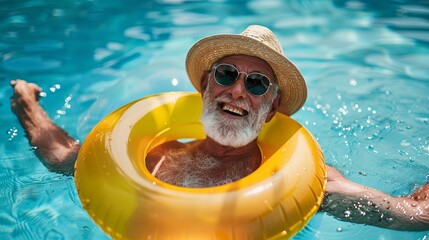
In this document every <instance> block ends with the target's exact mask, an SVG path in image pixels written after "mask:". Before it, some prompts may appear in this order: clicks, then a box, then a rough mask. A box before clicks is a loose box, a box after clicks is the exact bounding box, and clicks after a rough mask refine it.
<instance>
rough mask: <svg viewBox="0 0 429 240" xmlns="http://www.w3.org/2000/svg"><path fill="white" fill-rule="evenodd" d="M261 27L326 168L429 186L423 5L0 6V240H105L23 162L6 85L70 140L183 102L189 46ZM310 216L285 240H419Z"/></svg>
mask: <svg viewBox="0 0 429 240" xmlns="http://www.w3.org/2000/svg"><path fill="white" fill-rule="evenodd" d="M255 23H257V24H261V25H265V26H267V27H270V28H271V29H272V30H273V31H274V32H275V33H276V34H277V35H278V37H279V39H280V41H281V43H282V45H283V48H284V50H285V53H286V55H287V56H288V57H289V58H290V59H291V60H292V61H294V62H295V64H296V65H297V66H298V67H299V68H300V69H301V71H302V73H303V75H304V76H305V78H306V80H307V84H308V88H309V95H308V99H307V102H306V104H305V106H304V107H303V109H302V110H301V111H299V112H298V113H297V114H295V115H294V118H295V119H296V120H297V121H298V122H300V123H302V124H303V125H304V126H306V127H307V128H308V129H309V130H310V131H311V132H312V133H313V135H314V136H315V137H316V138H317V139H318V141H319V143H320V145H321V147H322V148H323V151H324V154H325V157H326V161H327V162H328V163H329V164H331V165H333V166H335V167H336V168H338V169H339V170H340V171H341V172H342V173H343V174H344V175H345V176H347V177H348V178H349V179H351V180H353V181H355V182H358V183H361V184H365V185H368V186H370V187H374V188H377V189H379V190H381V191H384V192H386V193H389V194H392V195H403V194H409V193H410V192H411V191H413V190H415V189H416V188H417V187H418V186H421V185H422V184H424V183H426V182H428V181H429V128H428V126H429V110H428V106H429V77H428V76H429V67H428V66H429V65H428V62H429V2H428V1H425V0H421V1H417V0H416V1H405V0H402V1H400V0H396V1H394V0H385V1H371V0H367V1H358V0H356V1H345V0H344V1H339V0H338V1H327V0H323V1H322V0H321V1H310V0H301V1H299V0H292V1H287V0H283V1H282V0H264V1H256V0H254V1H244V0H240V1H238V0H237V1H227V0H211V1H203V0H201V1H198V0H194V1H186V0H157V1H141V0H127V1H122V0H110V1H97V0H88V1H83V0H64V1H42V0H31V1H24V0H20V1H16V0H10V1H5V0H0V99H1V101H0V239H109V237H108V236H106V235H104V233H103V232H102V231H101V230H100V229H99V228H98V227H97V226H96V225H95V224H94V223H93V222H92V220H91V219H90V218H89V216H88V215H87V213H86V212H85V211H84V210H83V208H82V207H81V204H80V202H79V199H78V196H77V193H76V189H75V187H74V182H73V178H72V177H65V176H62V175H59V174H55V173H51V172H49V171H47V170H46V169H45V167H44V166H43V165H42V164H41V163H40V162H39V161H38V160H37V158H36V157H35V156H34V154H33V150H32V148H31V147H30V146H29V145H28V142H27V140H26V138H25V135H24V132H23V130H22V128H21V127H20V125H19V123H18V121H17V119H16V117H15V116H14V115H13V114H12V112H11V111H10V104H9V98H10V96H11V88H10V86H9V81H10V80H11V79H16V78H22V79H27V80H29V81H31V82H35V83H37V84H39V85H40V86H41V87H42V88H43V90H44V94H45V95H46V96H45V97H43V98H42V99H41V100H40V102H41V104H42V106H43V107H44V108H45V109H46V111H47V113H48V115H49V116H50V117H52V118H53V119H54V121H55V123H56V124H58V125H59V126H61V127H63V128H65V129H66V131H67V132H69V133H70V134H71V136H73V137H75V138H77V139H79V140H80V141H83V140H84V139H85V136H86V134H87V133H88V131H89V130H90V129H91V128H92V127H93V126H94V124H95V123H96V122H97V121H99V120H100V119H101V118H102V117H103V116H105V115H106V114H107V113H109V112H110V111H112V110H114V109H115V108H117V107H119V106H121V105H123V104H125V103H127V102H129V101H131V100H134V99H137V98H140V97H143V96H146V95H149V94H152V93H158V92H165V91H194V89H193V87H192V86H191V84H190V83H189V82H188V80H187V76H186V72H185V68H184V59H185V56H186V53H187V50H188V49H189V48H190V47H191V45H192V44H193V43H194V42H195V41H197V40H198V39H200V38H202V37H204V36H207V35H212V34H217V33H239V32H241V31H242V30H243V29H244V28H245V27H246V26H247V25H249V24H255ZM428 236H429V232H399V231H392V230H386V229H381V228H375V227H370V226H364V225H358V224H352V223H347V222H341V221H338V220H335V219H334V218H333V217H330V216H328V215H326V214H321V213H318V214H317V215H316V216H315V217H314V218H313V219H312V221H311V222H310V223H309V224H308V226H307V227H306V228H304V229H303V230H302V231H301V232H300V233H299V234H298V235H297V236H295V237H294V239H305V240H307V239H328V240H331V239H359V240H363V239H401V240H402V239H422V240H423V239H427V238H428Z"/></svg>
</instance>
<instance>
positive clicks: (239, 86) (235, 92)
mask: <svg viewBox="0 0 429 240" xmlns="http://www.w3.org/2000/svg"><path fill="white" fill-rule="evenodd" d="M245 78H246V74H243V73H240V75H239V76H238V79H237V80H236V81H235V82H234V84H232V85H231V86H230V87H229V89H228V92H229V93H230V94H231V97H232V98H233V99H239V98H243V99H245V98H247V89H246V86H244V80H245Z"/></svg>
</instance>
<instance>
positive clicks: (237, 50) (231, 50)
mask: <svg viewBox="0 0 429 240" xmlns="http://www.w3.org/2000/svg"><path fill="white" fill-rule="evenodd" d="M236 54H244V55H249V56H254V57H258V58H261V59H263V60H265V61H266V62H267V63H268V64H269V65H270V66H271V68H272V69H273V71H274V74H275V76H276V79H277V82H278V84H279V89H280V94H281V101H280V107H279V112H281V113H284V114H286V115H289V116H290V115H292V114H293V113H295V112H296V111H298V110H299V109H300V108H301V107H302V105H304V102H305V99H306V98H307V87H306V84H305V80H304V78H303V77H302V75H301V73H300V71H299V70H298V68H296V67H295V65H294V64H293V63H292V62H291V61H289V60H288V59H287V58H286V57H285V56H284V54H283V50H282V47H281V45H280V43H279V41H278V39H277V37H276V36H275V35H274V33H273V32H271V30H270V29H268V28H266V27H263V26H258V25H251V26H249V27H248V28H246V29H245V30H244V31H243V32H242V33H241V34H238V35H237V34H219V35H214V36H209V37H206V38H203V39H201V40H200V41H198V42H197V43H195V44H194V46H192V48H191V49H190V50H189V52H188V55H187V57H186V70H187V72H188V75H189V79H190V80H191V82H192V84H193V85H194V87H195V88H196V89H197V90H198V91H201V78H202V76H203V74H204V72H205V71H208V70H210V68H211V67H212V66H213V64H214V63H216V61H218V60H219V59H221V58H223V57H226V56H229V55H236Z"/></svg>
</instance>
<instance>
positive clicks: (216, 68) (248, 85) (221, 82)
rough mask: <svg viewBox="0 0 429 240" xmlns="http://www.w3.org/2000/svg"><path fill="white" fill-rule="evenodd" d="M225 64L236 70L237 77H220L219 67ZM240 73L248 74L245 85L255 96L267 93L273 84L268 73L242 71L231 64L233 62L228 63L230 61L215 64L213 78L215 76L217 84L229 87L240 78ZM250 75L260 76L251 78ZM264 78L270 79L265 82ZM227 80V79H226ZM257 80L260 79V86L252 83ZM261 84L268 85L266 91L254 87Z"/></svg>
mask: <svg viewBox="0 0 429 240" xmlns="http://www.w3.org/2000/svg"><path fill="white" fill-rule="evenodd" d="M224 66H225V67H229V68H232V69H233V70H235V73H234V75H235V74H236V77H235V79H234V77H232V76H230V79H224V80H221V79H219V78H220V77H219V76H218V74H217V73H219V72H218V68H219V67H224ZM240 73H243V74H245V75H246V78H245V80H244V86H245V87H246V90H247V91H248V92H249V93H250V94H252V95H254V96H258V97H260V96H263V95H265V94H266V93H267V92H268V90H269V89H270V86H271V85H273V84H272V83H271V80H270V78H269V77H267V76H266V75H264V74H262V73H258V72H252V73H246V72H240V71H239V70H238V69H237V68H236V67H235V66H234V65H231V64H228V63H220V64H217V65H215V66H214V67H213V78H214V80H215V81H216V83H217V84H219V85H221V86H224V87H228V86H231V85H233V84H234V83H235V82H236V81H237V79H239V78H240ZM249 76H258V78H254V79H250V78H249ZM263 78H266V79H267V80H268V84H264V83H263ZM249 79H250V80H249ZM225 80H227V81H225ZM255 80H258V81H259V86H257V85H251V84H250V83H251V82H253V81H255ZM260 86H264V87H266V89H265V91H263V92H260V91H258V90H257V89H256V88H254V87H260ZM252 87H253V88H252Z"/></svg>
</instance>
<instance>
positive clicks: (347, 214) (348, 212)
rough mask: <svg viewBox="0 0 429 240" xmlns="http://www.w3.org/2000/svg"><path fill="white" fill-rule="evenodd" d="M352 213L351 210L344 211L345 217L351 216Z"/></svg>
mask: <svg viewBox="0 0 429 240" xmlns="http://www.w3.org/2000/svg"><path fill="white" fill-rule="evenodd" d="M351 214H352V213H351V212H350V211H349V210H347V211H344V217H346V218H349V217H350V215H351Z"/></svg>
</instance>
